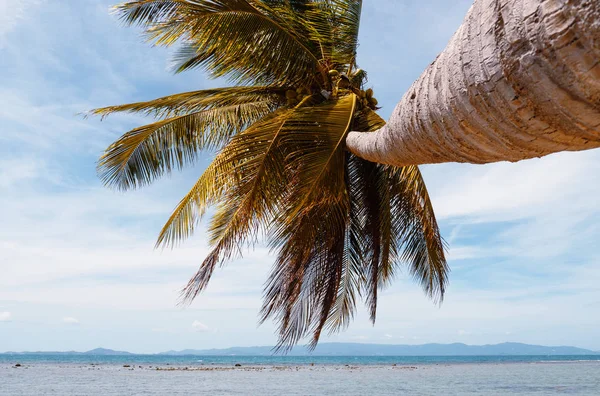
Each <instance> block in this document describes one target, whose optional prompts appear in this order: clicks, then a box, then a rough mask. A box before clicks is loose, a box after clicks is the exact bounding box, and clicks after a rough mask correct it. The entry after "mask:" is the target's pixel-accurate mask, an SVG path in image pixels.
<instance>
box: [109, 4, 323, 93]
mask: <svg viewBox="0 0 600 396" xmlns="http://www.w3.org/2000/svg"><path fill="white" fill-rule="evenodd" d="M116 10H117V12H118V13H119V14H120V15H121V18H122V19H123V20H124V21H126V22H127V23H129V24H140V25H143V26H145V27H146V29H147V30H146V33H147V35H148V37H149V39H151V40H153V41H154V42H156V43H157V44H159V45H171V44H174V43H176V42H180V41H182V42H183V43H184V45H183V46H182V48H181V50H180V51H179V52H178V54H177V56H176V58H175V59H176V65H177V67H176V69H177V70H178V71H183V70H187V69H189V68H193V67H199V66H200V67H203V68H204V69H205V70H207V71H208V72H210V73H211V75H212V76H213V77H219V76H227V77H229V78H230V79H231V80H232V81H235V82H238V83H239V82H246V83H268V84H287V83H290V82H294V83H297V82H300V81H309V80H311V79H312V78H313V76H314V73H315V72H317V71H318V69H319V62H318V61H319V59H318V57H317V55H316V52H315V49H312V48H311V47H313V45H312V43H310V42H308V41H307V40H306V39H305V36H304V35H303V34H302V33H303V32H297V31H296V30H295V29H294V26H296V25H297V24H295V23H291V22H293V20H292V21H291V20H290V18H289V16H290V15H294V14H293V13H290V12H285V11H288V10H289V6H287V7H283V6H278V7H270V6H269V5H268V4H267V3H264V2H261V1H246V0H230V1H216V0H205V1H202V0H170V1H168V0H167V1H165V0H138V1H131V2H127V3H123V4H121V5H120V6H118V7H116ZM286 16H288V18H286ZM248 43H252V45H248Z"/></svg>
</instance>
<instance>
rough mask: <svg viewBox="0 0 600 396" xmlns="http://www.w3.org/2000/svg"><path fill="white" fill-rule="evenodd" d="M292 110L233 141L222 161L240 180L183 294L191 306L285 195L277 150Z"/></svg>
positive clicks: (216, 220) (212, 227) (215, 220)
mask: <svg viewBox="0 0 600 396" xmlns="http://www.w3.org/2000/svg"><path fill="white" fill-rule="evenodd" d="M292 114H293V111H292V110H284V111H282V112H281V113H280V114H278V115H277V116H274V117H270V118H269V119H268V120H266V121H259V122H258V123H257V124H255V125H252V126H251V127H250V128H248V129H247V130H245V131H244V132H243V133H241V134H239V135H237V136H235V137H234V138H233V140H232V141H231V142H230V143H229V144H228V145H227V146H226V147H225V148H224V149H223V152H222V153H221V154H219V157H218V160H219V161H222V162H224V163H227V164H230V165H229V166H230V167H231V169H230V170H229V172H230V174H232V175H236V176H237V180H236V182H235V183H234V184H232V185H230V186H229V188H228V191H227V193H226V194H225V196H224V197H223V198H222V199H221V201H220V202H219V205H218V208H217V212H216V213H215V215H214V217H213V219H212V221H211V224H210V230H209V232H210V235H211V238H210V244H211V246H212V251H211V252H210V253H209V255H208V256H207V257H206V259H205V260H204V261H203V263H202V264H201V266H200V269H199V270H198V272H197V273H196V275H195V276H194V277H193V278H192V279H191V280H190V282H189V283H188V285H187V286H186V288H185V289H184V292H183V298H184V301H191V300H192V299H193V298H194V297H195V296H196V295H197V294H198V293H199V292H200V291H202V290H203V289H204V288H205V287H206V285H207V283H208V281H209V280H210V277H211V275H212V273H213V271H214V269H215V268H216V266H217V265H219V264H220V263H222V262H223V261H225V260H227V259H228V258H229V257H231V255H232V254H233V252H234V251H236V250H239V249H240V247H241V246H242V245H243V244H244V241H246V240H248V237H249V236H251V235H252V234H253V233H255V232H257V230H258V229H259V227H260V225H261V222H262V224H263V225H264V224H266V221H265V219H266V218H269V216H270V215H272V214H273V212H274V208H276V207H277V206H278V205H279V203H278V202H279V199H280V198H281V196H282V195H283V194H284V192H285V187H286V182H285V180H286V175H285V171H284V166H283V163H284V158H283V155H282V153H281V151H280V149H279V143H280V138H281V135H282V130H283V128H284V126H285V124H286V122H288V119H289V118H290V115H292Z"/></svg>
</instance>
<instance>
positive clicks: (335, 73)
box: [329, 70, 340, 77]
mask: <svg viewBox="0 0 600 396" xmlns="http://www.w3.org/2000/svg"><path fill="white" fill-rule="evenodd" d="M329 75H330V76H331V77H337V76H339V75H340V72H338V71H337V70H329Z"/></svg>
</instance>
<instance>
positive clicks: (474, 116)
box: [346, 0, 600, 165]
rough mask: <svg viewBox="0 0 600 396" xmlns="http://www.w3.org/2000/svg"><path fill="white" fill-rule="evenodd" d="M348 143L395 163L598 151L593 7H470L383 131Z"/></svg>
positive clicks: (590, 3)
mask: <svg viewBox="0 0 600 396" xmlns="http://www.w3.org/2000/svg"><path fill="white" fill-rule="evenodd" d="M346 144H347V147H348V149H349V150H350V151H352V152H353V153H354V154H356V155H358V156H360V157H362V158H364V159H367V160H370V161H374V162H380V163H387V164H394V165H408V164H431V163H441V162H467V163H476V164H480V163H488V162H496V161H519V160H523V159H526V158H533V157H541V156H544V155H547V154H551V153H554V152H558V151H578V150H586V149H591V148H595V147H600V0H545V1H542V0H476V1H475V3H474V4H473V6H472V7H471V9H470V10H469V13H468V14H467V16H466V18H465V20H464V22H463V24H462V25H461V26H460V28H459V29H458V31H457V32H456V33H455V34H454V36H453V37H452V39H451V40H450V43H449V44H448V46H447V47H446V49H445V50H444V51H443V52H442V53H441V54H440V55H439V56H438V57H437V59H436V60H435V61H434V62H433V63H432V64H431V65H430V66H429V67H428V68H427V69H426V70H425V71H424V72H423V74H422V75H421V77H419V79H418V80H417V81H416V82H415V83H414V84H413V85H412V87H411V88H410V89H409V90H408V92H407V93H406V94H405V95H404V97H403V98H402V100H401V101H400V103H399V104H398V105H397V106H396V108H395V110H394V112H393V114H392V116H391V118H390V120H389V121H388V124H387V125H386V126H385V127H383V128H381V129H380V130H378V131H376V132H372V133H359V132H351V133H350V134H349V135H348V138H347V140H346Z"/></svg>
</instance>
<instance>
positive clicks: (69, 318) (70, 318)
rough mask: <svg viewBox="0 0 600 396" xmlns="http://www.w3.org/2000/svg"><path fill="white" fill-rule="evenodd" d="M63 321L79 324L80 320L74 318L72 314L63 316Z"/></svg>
mask: <svg viewBox="0 0 600 396" xmlns="http://www.w3.org/2000/svg"><path fill="white" fill-rule="evenodd" d="M63 322H64V323H68V324H74V325H75V324H79V320H78V319H76V318H72V317H70V316H67V317H64V318H63Z"/></svg>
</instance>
